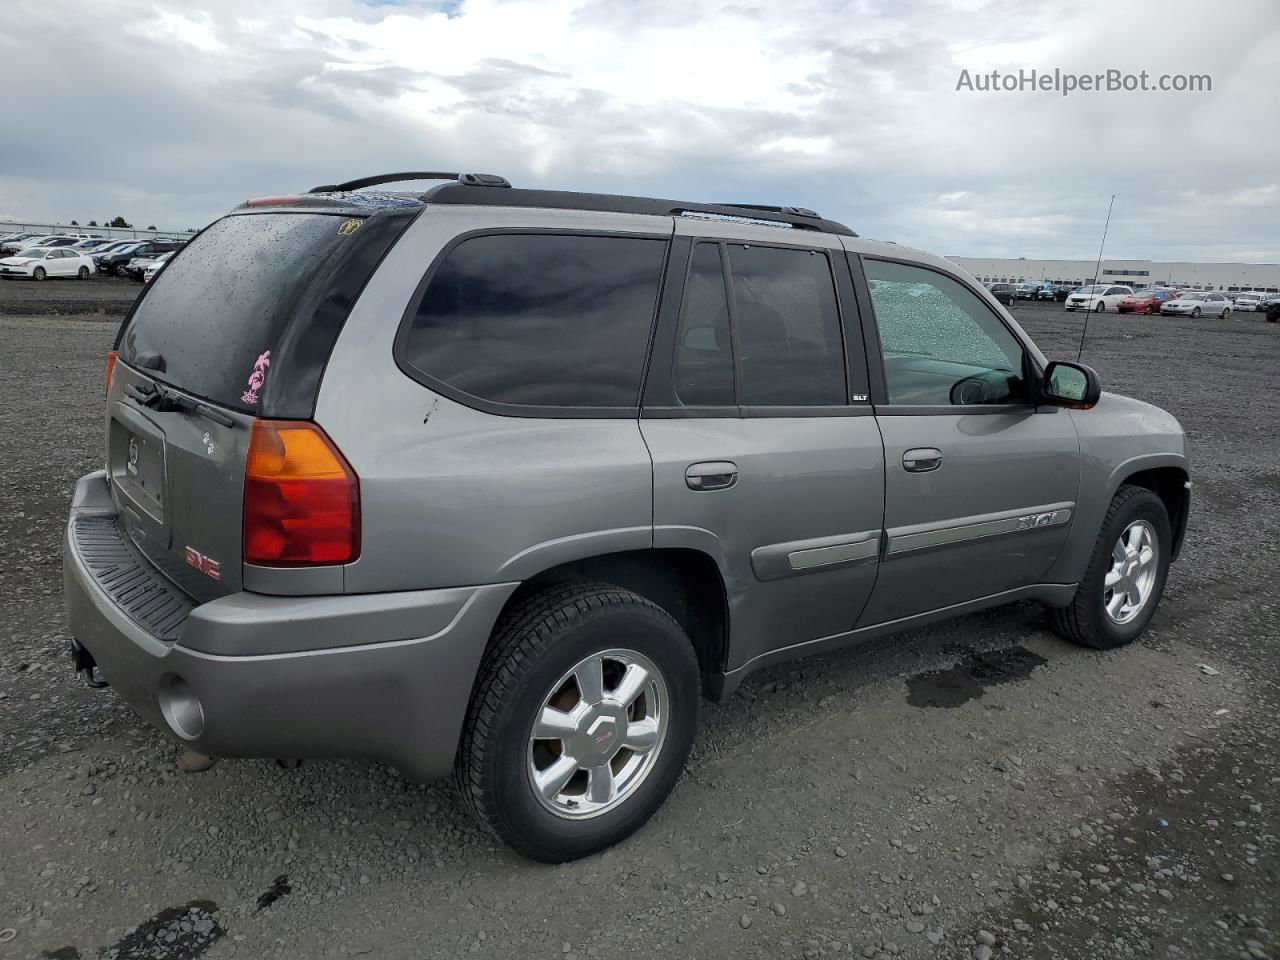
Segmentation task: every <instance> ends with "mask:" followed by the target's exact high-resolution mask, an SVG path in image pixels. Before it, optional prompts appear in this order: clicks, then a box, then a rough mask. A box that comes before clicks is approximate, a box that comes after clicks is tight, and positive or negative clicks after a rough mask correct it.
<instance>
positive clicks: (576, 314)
mask: <svg viewBox="0 0 1280 960" xmlns="http://www.w3.org/2000/svg"><path fill="white" fill-rule="evenodd" d="M666 250H667V242H666V241H665V240H661V239H656V238H654V239H649V238H643V237H616V236H579V235H567V234H497V235H487V236H476V237H471V238H468V239H465V240H463V241H462V242H461V243H458V244H457V245H456V246H454V247H453V248H452V249H451V250H449V251H448V252H447V253H446V254H445V256H444V259H443V260H442V261H441V262H440V263H439V264H438V266H437V267H436V268H435V271H434V273H433V274H432V275H431V277H430V279H429V281H428V283H427V286H426V289H425V290H424V291H423V292H422V295H421V297H420V299H419V300H418V302H417V303H416V304H413V305H411V308H410V313H409V325H408V327H407V329H406V330H405V332H404V333H403V334H402V344H403V347H402V350H403V353H402V356H403V358H404V360H405V361H407V363H408V364H409V365H410V367H411V368H412V370H414V371H416V372H418V373H420V374H424V375H425V376H426V378H427V382H428V385H431V386H436V385H443V386H444V387H445V388H451V389H452V390H456V391H460V392H461V393H463V394H466V395H469V396H470V397H472V398H479V399H481V400H486V401H490V402H493V403H501V404H516V405H521V406H531V407H596V408H599V407H627V408H631V407H635V406H637V404H638V402H639V393H640V381H641V377H642V375H643V370H644V361H645V354H646V352H647V347H648V343H649V332H650V328H651V326H652V323H653V315H654V310H655V308H656V305H657V298H658V288H659V280H660V277H661V274H662V265H663V261H664V258H665V256H666Z"/></svg>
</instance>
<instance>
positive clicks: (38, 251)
mask: <svg viewBox="0 0 1280 960" xmlns="http://www.w3.org/2000/svg"><path fill="white" fill-rule="evenodd" d="M48 253H49V251H48V250H44V249H42V248H40V247H28V248H27V249H26V250H23V251H21V252H20V253H18V256H19V257H28V258H30V259H32V260H41V259H43V258H44V257H45V256H47V255H48Z"/></svg>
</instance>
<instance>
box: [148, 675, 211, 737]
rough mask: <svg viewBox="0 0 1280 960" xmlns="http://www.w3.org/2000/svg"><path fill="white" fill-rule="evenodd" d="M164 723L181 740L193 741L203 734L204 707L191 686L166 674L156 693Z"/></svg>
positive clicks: (177, 677) (178, 678) (176, 677)
mask: <svg viewBox="0 0 1280 960" xmlns="http://www.w3.org/2000/svg"><path fill="white" fill-rule="evenodd" d="M156 700H157V701H159V703H160V713H161V715H162V716H163V717H164V722H165V723H167V724H168V725H169V729H170V730H172V731H173V732H174V733H175V734H177V735H178V736H179V737H180V738H181V739H183V740H195V739H197V738H198V737H199V736H200V735H201V734H202V733H204V705H203V704H202V703H201V702H200V698H199V697H197V696H196V692H195V691H194V690H193V689H191V684H189V683H187V681H185V680H183V679H182V678H181V677H179V676H178V675H177V674H173V673H170V674H166V675H165V676H164V677H163V678H162V679H161V680H160V687H159V689H158V690H157V691H156Z"/></svg>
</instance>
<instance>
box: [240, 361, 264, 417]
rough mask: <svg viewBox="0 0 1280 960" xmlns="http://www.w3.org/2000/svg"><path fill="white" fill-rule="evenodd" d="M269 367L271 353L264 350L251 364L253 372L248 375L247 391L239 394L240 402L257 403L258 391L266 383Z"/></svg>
mask: <svg viewBox="0 0 1280 960" xmlns="http://www.w3.org/2000/svg"><path fill="white" fill-rule="evenodd" d="M269 366H271V351H270V350H265V351H263V353H262V355H261V356H259V357H258V359H257V360H255V361H254V363H253V372H252V373H250V374H249V389H248V390H246V391H245V392H244V393H242V394H240V402H241V403H247V404H250V405H252V404H255V403H257V402H258V391H259V390H261V389H262V385H263V384H264V383H266V381H267V367H269Z"/></svg>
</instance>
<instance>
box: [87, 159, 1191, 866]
mask: <svg viewBox="0 0 1280 960" xmlns="http://www.w3.org/2000/svg"><path fill="white" fill-rule="evenodd" d="M427 177H431V178H434V179H442V180H443V179H446V178H448V181H449V182H445V183H443V184H440V185H437V186H435V187H434V188H433V189H430V190H429V191H427V192H426V193H411V194H410V193H380V192H368V191H367V190H365V189H364V188H368V187H376V186H378V185H379V184H382V183H386V182H391V181H393V180H405V179H409V178H423V179H425V178H427ZM107 371H108V372H107V392H106V404H105V411H104V418H103V420H104V434H105V441H106V465H105V469H104V470H101V471H98V472H96V473H92V474H90V475H88V476H86V477H84V478H82V479H81V480H80V482H79V485H78V487H77V489H76V492H75V499H74V502H73V504H72V507H71V518H70V522H69V524H68V526H67V532H66V543H65V551H66V556H65V575H66V599H67V607H68V610H69V615H70V621H71V631H72V635H73V636H74V637H75V641H73V648H72V655H73V658H74V662H75V665H76V667H77V669H78V671H79V672H80V673H81V675H82V676H83V677H84V678H85V679H86V680H88V681H90V682H92V683H95V684H102V683H104V682H109V683H110V685H111V686H112V687H114V688H115V690H116V691H117V692H118V693H119V694H120V695H121V696H122V697H124V698H125V700H127V701H128V702H129V703H130V704H132V705H133V706H134V707H135V708H136V709H137V710H138V712H139V713H141V714H142V715H143V716H144V717H145V718H147V719H148V720H149V721H150V722H151V723H153V724H154V725H156V726H157V727H159V728H161V729H162V730H165V731H168V732H169V733H170V734H171V735H172V736H173V737H175V738H177V739H178V740H179V741H182V742H184V743H186V744H188V745H190V746H191V747H192V748H194V749H197V750H199V751H201V752H204V753H207V754H212V755H221V756H242V757H288V758H295V757H337V756H342V757H363V758H369V759H374V760H379V761H383V762H385V763H388V764H392V765H394V766H395V767H396V768H398V769H399V770H401V771H403V772H404V773H405V774H406V775H407V776H409V777H413V778H417V779H429V778H438V777H443V776H446V775H448V774H449V773H450V772H453V773H454V775H455V776H456V778H457V783H458V785H459V787H460V793H461V795H462V797H463V798H464V801H465V802H466V803H467V804H468V805H469V806H470V808H471V809H472V811H473V812H474V813H475V815H476V816H477V817H478V818H479V820H480V821H481V822H482V823H483V824H485V825H486V826H488V827H489V828H490V829H491V830H492V831H493V832H494V833H495V834H497V836H499V837H500V838H502V839H503V840H504V841H506V842H507V843H509V844H510V845H511V846H512V847H514V848H515V849H516V850H518V851H519V852H520V853H522V854H524V855H526V856H529V857H533V858H536V859H539V860H546V861H560V860H566V859H570V858H574V857H579V856H582V855H584V854H587V853H590V852H591V851H594V850H598V849H600V848H602V847H605V846H607V845H609V844H612V843H614V842H616V841H618V840H620V839H622V838H623V837H625V836H627V835H628V834H629V833H631V832H632V831H634V830H635V829H637V828H638V827H639V826H640V825H641V824H643V823H644V822H645V820H646V819H647V818H648V817H649V816H650V815H651V814H652V813H653V812H654V811H655V810H656V809H657V808H658V806H659V805H660V804H661V803H662V802H663V800H664V799H665V797H666V796H667V794H668V793H669V792H670V791H671V789H672V787H673V785H674V784H675V782H676V780H677V778H678V777H679V775H680V771H681V768H682V766H683V764H684V762H685V758H686V756H687V754H688V751H689V747H690V744H691V743H692V740H693V737H694V731H695V723H696V719H697V714H698V708H699V701H700V699H701V698H702V697H704V696H705V697H708V698H710V699H712V700H724V699H725V698H727V697H729V696H730V695H731V694H732V693H733V692H734V690H735V688H736V687H737V686H738V684H739V683H741V682H742V679H743V677H745V676H747V675H748V674H749V673H751V672H752V671H754V670H758V669H760V668H761V667H764V666H767V665H770V664H775V663H778V662H780V661H784V660H788V659H790V658H793V657H798V656H802V655H805V654H809V653H819V652H826V651H830V650H833V649H835V648H838V647H843V646H847V645H850V644H854V643H857V642H859V641H862V640H866V639H869V638H872V637H877V636H881V635H883V634H886V633H891V632H894V631H900V630H905V629H909V628H912V627H917V626H919V625H921V624H924V623H929V622H931V621H934V620H938V619H942V618H946V617H952V616H956V615H957V614H963V613H968V612H971V611H974V610H979V609H982V608H985V607H991V606H995V605H997V604H1002V603H1007V602H1009V601H1014V600H1025V599H1035V600H1040V601H1043V602H1044V603H1045V604H1047V605H1048V606H1049V607H1051V608H1052V609H1053V618H1054V622H1055V623H1056V624H1057V627H1058V628H1059V629H1060V630H1061V632H1062V633H1063V634H1064V635H1065V636H1066V637H1067V638H1068V639H1070V640H1073V641H1075V642H1078V643H1082V644H1086V645H1088V646H1092V647H1099V648H1107V647H1116V646H1119V645H1121V644H1125V643H1128V642H1129V641H1131V640H1133V639H1134V638H1135V637H1137V636H1138V635H1139V634H1140V633H1141V632H1142V631H1143V629H1144V628H1145V627H1146V625H1147V623H1148V621H1149V620H1150V619H1151V616H1152V614H1153V613H1154V612H1155V608H1156V604H1157V603H1158V602H1159V599H1160V594H1161V590H1162V589H1163V586H1164V582H1165V575H1166V572H1167V570H1168V565H1169V563H1170V561H1171V560H1173V559H1174V558H1175V557H1176V556H1177V554H1178V550H1179V546H1180V544H1181V540H1182V536H1183V531H1184V530H1185V528H1186V521H1187V513H1188V506H1189V487H1190V484H1189V482H1188V479H1187V459H1186V454H1185V451H1184V441H1183V433H1182V430H1181V428H1180V427H1179V425H1178V423H1177V422H1176V421H1175V420H1174V418H1173V417H1171V416H1170V415H1168V414H1167V413H1165V412H1163V411H1161V410H1159V409H1156V408H1154V407H1151V406H1149V405H1147V404H1145V403H1139V402H1137V401H1135V400H1130V399H1126V398H1124V397H1119V396H1114V395H1111V394H1102V393H1100V391H1099V386H1098V380H1097V376H1096V375H1095V374H1094V373H1093V372H1092V371H1091V370H1089V369H1088V368H1087V367H1083V366H1080V365H1078V364H1074V363H1065V362H1054V363H1051V362H1049V361H1048V360H1046V358H1045V357H1044V356H1043V355H1042V354H1041V353H1040V351H1039V350H1037V349H1036V346H1035V344H1034V343H1032V342H1031V340H1030V339H1029V338H1028V337H1027V335H1026V334H1025V333H1024V332H1023V331H1022V330H1021V329H1020V328H1019V327H1018V325H1017V324H1016V323H1014V322H1013V320H1012V319H1011V318H1010V316H1009V314H1008V313H1007V312H1006V311H1005V310H1004V309H1003V308H1002V307H1001V306H1000V305H999V304H998V303H997V302H996V300H995V299H994V298H993V297H992V296H991V295H990V294H989V293H988V292H987V291H986V290H984V289H983V287H982V285H981V284H979V283H977V282H976V281H975V280H974V279H973V278H972V277H971V276H969V275H968V274H966V273H965V272H964V271H962V270H960V269H959V268H958V267H956V266H955V265H954V264H952V263H950V262H949V261H947V260H945V259H942V258H940V257H935V256H931V255H929V254H925V253H921V252H918V251H914V250H909V249H906V248H904V247H901V246H897V245H894V244H886V243H876V242H872V241H868V240H862V239H859V238H858V236H857V235H856V234H855V233H853V232H852V231H851V230H849V229H848V228H847V227H844V226H842V225H840V224H838V223H834V222H831V221H828V220H825V219H823V218H821V217H819V216H818V215H817V214H815V213H814V212H812V211H810V210H805V209H801V208H793V207H754V206H746V205H738V206H734V205H712V204H695V203H677V202H673V201H668V200H656V199H645V198H637V197H625V196H606V195H599V194H583V193H563V192H550V191H541V190H523V189H513V188H511V186H510V185H509V184H508V183H507V182H506V181H505V180H503V179H502V178H500V177H495V176H490V175H477V174H463V175H455V174H435V173H432V174H398V175H394V176H388V177H371V178H367V179H365V180H358V181H353V182H351V183H345V184H338V185H331V186H326V187H321V188H317V190H315V191H312V192H311V193H309V194H305V195H288V196H282V197H268V198H263V199H258V200H251V201H249V202H248V203H246V204H244V205H242V206H241V207H239V208H237V209H236V210H234V211H233V212H232V213H231V214H230V215H229V216H226V217H224V218H222V219H221V220H218V221H216V222H215V223H214V224H212V225H211V226H210V227H208V228H207V229H206V230H204V231H203V232H202V233H201V234H200V235H199V236H198V237H196V238H195V239H194V240H193V241H192V242H191V243H190V244H189V245H188V246H187V247H185V248H184V249H183V250H182V251H180V252H178V253H176V254H174V256H173V257H172V258H171V259H170V261H169V263H168V264H167V266H166V268H165V269H164V271H163V272H161V273H160V274H159V275H158V276H157V277H156V279H155V281H154V282H153V283H152V284H151V285H150V286H149V287H148V288H147V289H146V290H145V291H144V292H143V293H142V295H141V296H140V297H139V299H138V302H137V304H136V306H135V307H134V308H133V310H132V312H131V313H130V315H129V316H128V317H127V318H126V319H125V321H124V323H123V324H122V327H121V330H120V333H119V336H118V339H117V345H116V352H115V353H113V354H112V355H111V356H110V357H109V360H108V366H107ZM98 669H100V670H101V674H102V676H103V677H105V681H103V680H99V679H98V672H97V671H98Z"/></svg>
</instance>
